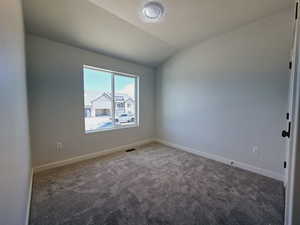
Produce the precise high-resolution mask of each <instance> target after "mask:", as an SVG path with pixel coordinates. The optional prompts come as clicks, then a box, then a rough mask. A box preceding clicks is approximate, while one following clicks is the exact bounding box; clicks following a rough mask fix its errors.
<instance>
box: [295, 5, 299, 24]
mask: <svg viewBox="0 0 300 225" xmlns="http://www.w3.org/2000/svg"><path fill="white" fill-rule="evenodd" d="M298 6H299V2H296V9H295V20H296V19H298Z"/></svg>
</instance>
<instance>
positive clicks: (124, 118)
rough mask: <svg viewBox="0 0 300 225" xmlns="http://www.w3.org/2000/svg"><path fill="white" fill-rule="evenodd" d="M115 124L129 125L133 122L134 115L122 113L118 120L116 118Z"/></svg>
mask: <svg viewBox="0 0 300 225" xmlns="http://www.w3.org/2000/svg"><path fill="white" fill-rule="evenodd" d="M116 122H117V123H130V122H134V115H130V114H127V113H123V114H121V115H120V116H119V117H118V118H116Z"/></svg>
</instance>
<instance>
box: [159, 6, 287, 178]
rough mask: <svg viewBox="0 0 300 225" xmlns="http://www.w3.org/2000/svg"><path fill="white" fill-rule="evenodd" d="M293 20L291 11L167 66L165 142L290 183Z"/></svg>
mask: <svg viewBox="0 0 300 225" xmlns="http://www.w3.org/2000/svg"><path fill="white" fill-rule="evenodd" d="M290 18H291V16H290V13H289V12H288V11H285V12H281V13H279V14H277V15H273V16H271V17H267V18H264V19H261V20H259V21H256V22H254V23H251V24H249V25H247V26H243V27H241V28H239V29H237V30H235V31H232V32H230V33H226V34H223V35H221V36H218V37H216V38H212V39H210V40H208V41H206V42H202V43H200V44H198V45H197V46H194V47H192V48H189V49H187V50H184V51H182V52H180V53H178V54H177V55H175V56H173V57H172V58H171V59H169V60H168V61H167V62H165V63H164V64H163V65H162V66H161V67H160V68H159V70H158V76H157V82H156V84H157V97H156V100H157V135H158V138H160V139H162V140H165V141H168V142H171V143H174V144H179V145H182V146H186V147H190V148H193V149H196V150H199V151H203V152H206V153H212V154H216V155H219V156H223V157H226V158H229V159H233V160H236V161H239V162H243V163H247V164H250V165H252V166H255V167H258V168H263V169H265V170H269V171H272V172H274V173H275V174H276V175H282V176H283V175H284V169H283V161H284V159H285V142H284V140H283V139H282V138H281V135H280V134H281V130H282V129H283V128H285V126H286V124H285V113H286V110H287V99H288V97H287V96H288V81H289V75H288V66H287V65H288V61H289V48H290V40H289V39H290V38H289V34H290V25H289V23H290ZM199 29H200V28H199ZM254 146H257V147H258V150H259V151H258V152H256V153H253V152H252V149H253V147H254Z"/></svg>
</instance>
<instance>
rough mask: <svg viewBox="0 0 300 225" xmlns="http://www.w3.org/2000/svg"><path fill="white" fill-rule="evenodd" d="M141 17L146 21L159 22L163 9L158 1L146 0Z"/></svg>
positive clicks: (163, 12)
mask: <svg viewBox="0 0 300 225" xmlns="http://www.w3.org/2000/svg"><path fill="white" fill-rule="evenodd" d="M141 14H142V19H143V20H144V21H145V22H148V23H157V22H159V21H160V20H161V19H162V17H163V16H164V14H165V9H164V7H163V5H162V4H161V3H160V2H157V1H148V2H146V3H145V4H144V5H143V8H142V10H141Z"/></svg>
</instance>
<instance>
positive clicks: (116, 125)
mask: <svg viewBox="0 0 300 225" xmlns="http://www.w3.org/2000/svg"><path fill="white" fill-rule="evenodd" d="M85 68H87V69H91V70H98V71H101V72H108V73H110V74H111V75H112V78H111V90H112V112H111V114H112V115H111V117H112V127H108V128H101V129H95V130H86V129H85V116H84V115H83V123H84V132H85V134H90V133H96V132H105V131H112V130H120V129H127V128H133V127H139V124H140V119H139V118H140V116H139V114H140V113H139V81H140V77H139V76H138V75H135V74H130V73H124V72H118V71H112V70H108V69H103V68H99V67H94V66H89V65H83V69H82V71H84V69H85ZM116 75H117V76H125V77H130V78H134V80H135V93H134V94H135V123H134V124H130V125H120V124H116V123H115V116H116V115H115V108H116V106H115V76H116ZM82 77H83V82H84V72H83V76H82ZM83 89H84V88H83ZM84 91H85V90H83V92H84ZM83 101H84V98H83ZM83 109H84V103H83Z"/></svg>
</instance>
